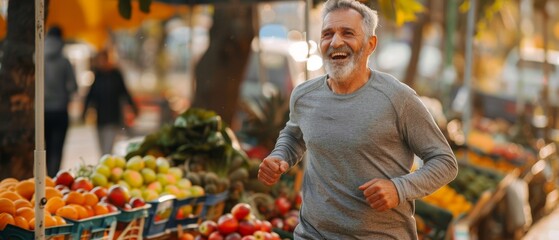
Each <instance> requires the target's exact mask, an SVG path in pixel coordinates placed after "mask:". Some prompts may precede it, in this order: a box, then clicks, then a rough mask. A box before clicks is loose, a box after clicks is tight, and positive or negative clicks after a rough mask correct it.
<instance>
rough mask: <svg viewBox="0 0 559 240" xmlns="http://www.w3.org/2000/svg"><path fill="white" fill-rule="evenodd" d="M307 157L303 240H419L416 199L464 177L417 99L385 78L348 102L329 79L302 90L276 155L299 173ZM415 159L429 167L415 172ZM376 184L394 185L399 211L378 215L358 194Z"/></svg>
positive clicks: (376, 75)
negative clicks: (365, 186)
mask: <svg viewBox="0 0 559 240" xmlns="http://www.w3.org/2000/svg"><path fill="white" fill-rule="evenodd" d="M305 151H306V153H307V158H306V160H305V161H306V163H305V164H306V165H305V167H306V169H305V173H304V180H303V186H302V191H303V204H302V208H301V215H300V220H301V221H300V224H299V225H298V226H297V228H296V229H295V236H296V239H398V240H403V239H416V238H417V233H416V227H415V219H414V218H413V214H414V211H415V204H414V199H417V198H421V197H423V196H426V195H428V194H430V193H431V192H433V191H435V190H436V189H438V188H439V187H441V186H443V185H445V184H447V183H449V182H450V181H452V179H454V177H455V176H456V174H457V171H458V166H457V163H456V159H455V156H454V154H453V152H452V150H451V149H450V147H449V145H448V143H447V141H446V139H445V138H444V136H443V134H442V133H441V131H440V129H439V128H438V127H437V125H436V124H435V122H434V120H433V117H432V116H431V115H430V113H429V112H428V110H427V109H426V108H425V106H424V105H423V103H422V102H421V101H420V99H419V97H418V96H417V95H416V93H415V92H414V91H413V90H412V89H411V88H409V87H408V86H406V85H405V84H403V83H401V82H399V81H398V80H397V79H395V78H394V77H392V76H390V75H388V74H385V73H381V72H378V71H372V74H371V78H370V79H369V81H368V82H367V83H366V84H365V85H364V86H363V87H361V88H360V89H358V90H357V91H355V92H353V93H351V94H347V95H338V94H335V93H333V92H332V91H330V89H329V88H328V86H327V84H326V76H322V77H319V78H316V79H312V80H309V81H307V82H305V83H303V84H301V85H299V86H297V87H296V89H295V90H294V91H293V93H292V95H291V101H290V120H289V121H288V123H287V124H286V126H285V128H284V129H283V130H282V131H281V133H280V136H279V138H278V141H277V143H276V147H275V149H274V150H273V151H272V153H271V155H272V156H276V157H280V158H282V159H284V160H285V161H287V162H288V163H289V164H290V166H293V165H295V164H297V163H298V161H300V160H301V159H302V156H303V153H304V152H305ZM414 154H416V155H417V156H418V157H419V158H421V159H422V160H423V161H424V165H423V166H422V167H421V168H420V169H418V170H417V171H415V172H411V171H410V169H411V167H412V164H413V158H414ZM373 178H383V179H390V180H392V181H393V182H394V184H395V186H396V188H397V191H398V197H399V199H400V203H399V205H398V206H397V207H396V208H393V209H391V210H388V211H384V212H378V211H376V210H374V209H373V208H371V207H370V206H369V205H368V203H367V201H366V199H365V197H364V195H363V192H362V191H361V190H359V189H358V187H359V186H360V185H362V184H363V183H365V182H367V181H369V180H371V179H373Z"/></svg>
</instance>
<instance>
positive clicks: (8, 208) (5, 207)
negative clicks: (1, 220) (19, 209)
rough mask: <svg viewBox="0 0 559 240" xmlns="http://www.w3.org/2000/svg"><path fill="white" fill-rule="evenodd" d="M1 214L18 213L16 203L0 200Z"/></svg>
mask: <svg viewBox="0 0 559 240" xmlns="http://www.w3.org/2000/svg"><path fill="white" fill-rule="evenodd" d="M0 213H8V214H10V215H14V214H15V213H16V206H15V205H14V202H12V200H10V199H7V198H0Z"/></svg>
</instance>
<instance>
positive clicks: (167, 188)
mask: <svg viewBox="0 0 559 240" xmlns="http://www.w3.org/2000/svg"><path fill="white" fill-rule="evenodd" d="M163 192H168V193H170V194H173V195H174V196H175V197H178V196H179V195H180V194H181V193H180V190H179V188H178V187H177V186H175V185H167V186H165V187H164V188H163Z"/></svg>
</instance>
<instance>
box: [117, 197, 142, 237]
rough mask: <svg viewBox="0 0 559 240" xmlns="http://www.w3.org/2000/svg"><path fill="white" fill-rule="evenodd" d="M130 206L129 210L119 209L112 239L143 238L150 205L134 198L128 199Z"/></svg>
mask: <svg viewBox="0 0 559 240" xmlns="http://www.w3.org/2000/svg"><path fill="white" fill-rule="evenodd" d="M130 205H131V209H129V208H124V209H120V214H118V215H117V216H116V219H117V224H116V230H115V235H114V239H117V240H124V239H141V238H142V236H143V232H144V226H145V222H146V218H147V217H148V209H149V208H150V207H151V205H150V204H146V203H145V202H144V201H143V200H142V199H141V198H136V197H133V198H131V199H130Z"/></svg>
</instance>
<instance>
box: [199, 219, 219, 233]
mask: <svg viewBox="0 0 559 240" xmlns="http://www.w3.org/2000/svg"><path fill="white" fill-rule="evenodd" d="M216 230H217V223H216V222H214V221H212V220H205V221H203V222H202V223H200V225H199V226H198V232H200V235H202V236H204V237H208V236H210V234H212V233H213V232H215V231H216Z"/></svg>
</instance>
